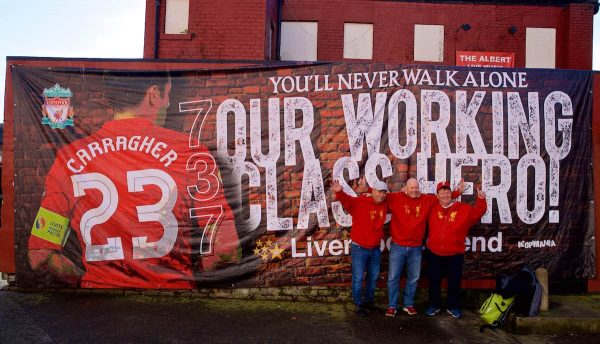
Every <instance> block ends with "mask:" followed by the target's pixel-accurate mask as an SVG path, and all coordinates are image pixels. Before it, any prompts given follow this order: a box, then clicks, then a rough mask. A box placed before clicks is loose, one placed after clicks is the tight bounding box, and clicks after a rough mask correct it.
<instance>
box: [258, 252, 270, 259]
mask: <svg viewBox="0 0 600 344" xmlns="http://www.w3.org/2000/svg"><path fill="white" fill-rule="evenodd" d="M260 257H261V258H262V260H265V261H266V260H268V259H269V253H267V252H263V253H262V254H261V255H260Z"/></svg>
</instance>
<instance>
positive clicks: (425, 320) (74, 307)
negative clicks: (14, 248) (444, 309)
mask: <svg viewBox="0 0 600 344" xmlns="http://www.w3.org/2000/svg"><path fill="white" fill-rule="evenodd" d="M6 289H7V288H5V290H2V291H0V343H11V344H12V343H15V344H19V343H28V344H29V343H34V344H35V343H91V342H94V343H200V342H202V343H381V344H385V343H398V342H399V341H401V342H402V343H424V342H426V343H590V342H596V340H597V336H598V334H600V330H599V327H598V325H599V324H600V295H595V294H591V295H556V296H554V295H551V296H550V311H549V312H547V313H544V314H542V315H541V316H539V317H535V318H528V319H526V318H520V319H516V320H515V321H514V322H513V325H511V326H507V327H506V328H504V329H498V330H495V331H492V330H486V331H485V332H484V333H480V331H479V327H480V326H481V325H482V322H481V320H480V319H479V317H478V314H477V310H476V309H474V308H473V307H471V308H466V309H465V315H464V316H463V317H462V318H460V319H454V318H452V317H450V316H449V315H447V314H445V313H442V314H439V315H436V316H433V317H429V316H426V315H424V314H423V310H424V309H425V305H424V304H420V303H417V305H416V306H417V310H418V311H420V313H419V314H417V315H415V316H409V315H407V314H405V313H403V312H400V313H399V315H398V316H396V317H394V318H391V317H386V316H385V315H384V313H385V305H383V304H382V305H380V306H379V308H377V309H376V310H374V311H372V312H370V314H369V315H368V316H366V317H360V316H357V315H355V314H354V311H353V307H352V305H351V304H350V303H342V304H340V303H316V302H283V301H262V300H234V299H203V298H187V297H180V296H176V297H164V296H163V297H161V296H144V295H111V294H96V293H83V292H65V293H41V292H36V293H31V292H19V291H8V290H6ZM580 325H581V326H580ZM590 329H593V331H590Z"/></svg>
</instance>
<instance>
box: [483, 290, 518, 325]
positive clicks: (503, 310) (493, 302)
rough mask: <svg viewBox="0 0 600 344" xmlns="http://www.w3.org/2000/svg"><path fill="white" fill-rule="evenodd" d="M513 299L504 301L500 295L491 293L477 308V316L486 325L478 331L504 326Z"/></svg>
mask: <svg viewBox="0 0 600 344" xmlns="http://www.w3.org/2000/svg"><path fill="white" fill-rule="evenodd" d="M514 302H515V298H514V297H511V298H508V299H505V298H503V297H502V295H500V294H496V293H493V294H492V295H491V296H490V297H488V298H487V300H485V301H484V302H483V304H482V305H481V307H480V308H479V316H480V317H481V319H482V320H483V321H484V322H485V323H486V324H487V325H483V326H481V329H480V331H481V332H483V330H484V329H485V328H496V327H499V326H501V325H503V324H504V322H505V321H506V319H507V317H508V313H509V312H510V308H511V307H512V305H513V304H514Z"/></svg>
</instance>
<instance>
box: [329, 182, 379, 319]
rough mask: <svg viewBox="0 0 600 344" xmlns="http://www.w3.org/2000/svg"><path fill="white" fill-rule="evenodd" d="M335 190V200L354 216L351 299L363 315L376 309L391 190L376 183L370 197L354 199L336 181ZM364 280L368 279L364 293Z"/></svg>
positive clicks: (351, 252) (358, 312)
mask: <svg viewBox="0 0 600 344" xmlns="http://www.w3.org/2000/svg"><path fill="white" fill-rule="evenodd" d="M333 191H334V192H335V197H336V199H337V200H338V201H340V202H341V203H342V206H343V207H344V209H346V211H347V212H348V213H349V214H350V215H351V216H352V228H351V229H350V239H352V248H351V251H350V254H351V256H352V298H353V299H354V305H355V307H356V313H357V314H358V315H363V316H364V315H366V309H368V308H370V307H372V306H373V299H374V296H375V284H376V282H377V277H378V276H379V266H380V263H381V249H380V246H381V239H382V238H383V225H384V223H385V218H386V215H387V205H386V203H385V202H384V201H385V197H386V196H387V193H388V192H389V189H388V186H387V184H386V183H384V182H382V181H377V182H375V184H374V185H373V187H372V190H371V195H370V196H367V195H360V196H358V197H352V196H349V195H347V194H346V193H345V192H344V191H342V187H341V185H340V184H339V182H338V181H334V182H333ZM365 273H366V276H365ZM363 280H366V283H365V290H364V292H363V287H362V285H363Z"/></svg>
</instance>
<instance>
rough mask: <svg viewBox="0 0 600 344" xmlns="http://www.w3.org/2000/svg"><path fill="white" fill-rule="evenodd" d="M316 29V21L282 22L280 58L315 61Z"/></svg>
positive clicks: (284, 59)
mask: <svg viewBox="0 0 600 344" xmlns="http://www.w3.org/2000/svg"><path fill="white" fill-rule="evenodd" d="M317 29H318V23H316V22H282V23H281V47H280V49H281V60H283V61H316V60H317Z"/></svg>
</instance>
